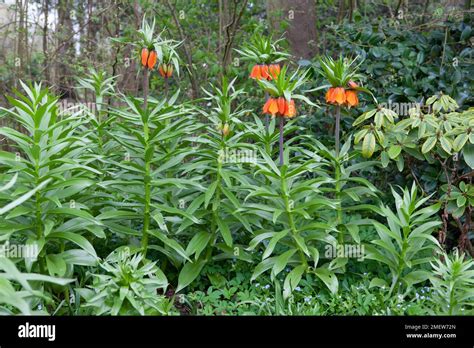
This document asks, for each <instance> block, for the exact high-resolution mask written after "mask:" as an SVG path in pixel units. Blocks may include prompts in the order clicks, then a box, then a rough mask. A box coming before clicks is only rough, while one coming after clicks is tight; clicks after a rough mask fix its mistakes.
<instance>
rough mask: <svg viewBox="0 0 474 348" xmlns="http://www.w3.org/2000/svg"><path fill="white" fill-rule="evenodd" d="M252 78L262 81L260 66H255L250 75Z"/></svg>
mask: <svg viewBox="0 0 474 348" xmlns="http://www.w3.org/2000/svg"><path fill="white" fill-rule="evenodd" d="M250 78H251V79H257V80H260V79H261V78H262V75H261V73H260V65H254V66H253V68H252V72H251V73H250Z"/></svg>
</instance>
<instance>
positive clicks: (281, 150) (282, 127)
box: [279, 117, 285, 167]
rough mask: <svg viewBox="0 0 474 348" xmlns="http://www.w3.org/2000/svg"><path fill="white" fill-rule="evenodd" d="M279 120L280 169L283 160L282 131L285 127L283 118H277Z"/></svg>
mask: <svg viewBox="0 0 474 348" xmlns="http://www.w3.org/2000/svg"><path fill="white" fill-rule="evenodd" d="M279 118H280V167H281V166H282V165H283V164H284V160H283V140H284V139H283V129H284V127H285V118H284V117H279Z"/></svg>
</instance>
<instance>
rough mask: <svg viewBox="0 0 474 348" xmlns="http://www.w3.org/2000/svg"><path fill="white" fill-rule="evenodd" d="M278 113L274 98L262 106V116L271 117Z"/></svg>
mask: <svg viewBox="0 0 474 348" xmlns="http://www.w3.org/2000/svg"><path fill="white" fill-rule="evenodd" d="M277 112H278V102H277V99H275V98H268V100H267V102H266V103H265V105H264V106H263V113H264V114H271V115H272V116H275V114H276V113H277Z"/></svg>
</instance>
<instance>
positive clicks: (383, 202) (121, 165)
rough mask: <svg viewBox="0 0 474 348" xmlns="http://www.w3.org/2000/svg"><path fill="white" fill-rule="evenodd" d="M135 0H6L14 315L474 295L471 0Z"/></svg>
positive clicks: (443, 305) (312, 310)
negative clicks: (11, 21)
mask: <svg viewBox="0 0 474 348" xmlns="http://www.w3.org/2000/svg"><path fill="white" fill-rule="evenodd" d="M116 3H117V2H115V5H116ZM118 3H119V4H120V6H114V1H100V2H98V1H91V2H89V5H87V6H86V5H85V4H83V3H82V2H76V1H65V2H55V1H44V2H43V3H42V4H37V3H34V4H33V2H31V3H30V2H28V1H19V2H18V1H17V2H16V3H14V4H11V6H7V7H5V11H6V12H5V13H7V14H8V13H19V14H21V16H22V17H21V18H29V16H32V18H36V17H34V16H35V15H38V14H39V17H38V21H42V23H43V26H41V25H40V23H39V22H38V23H36V24H35V23H33V24H31V23H30V24H25V21H20V22H16V19H15V25H14V26H13V28H14V30H13V33H12V32H9V31H6V32H2V30H3V29H2V27H1V26H0V33H2V35H3V37H4V41H5V45H7V46H8V45H13V46H12V47H14V48H15V49H14V50H13V51H12V53H11V54H4V55H3V54H2V55H1V56H0V61H2V67H1V68H0V77H1V80H0V88H1V91H2V93H1V99H0V125H1V127H0V146H1V148H0V243H1V245H0V246H1V248H0V311H1V313H2V314H9V315H17V314H27V315H30V314H41V315H474V262H473V260H472V259H473V257H474V247H473V244H472V243H473V240H474V234H473V228H474V226H473V223H472V214H473V205H474V184H473V183H472V177H473V173H474V109H473V100H472V95H471V93H472V90H473V83H472V76H473V74H472V73H473V68H472V67H473V65H472V62H473V49H472V43H473V42H474V35H473V34H474V31H473V30H472V27H471V21H470V20H471V18H470V17H471V12H472V11H470V8H469V5H466V4H467V2H462V1H459V2H453V1H440V2H439V3H437V2H430V1H414V2H413V3H407V2H404V1H371V2H370V4H364V3H362V2H359V1H348V2H346V1H340V2H338V3H336V2H335V1H316V2H313V1H296V0H295V1H294V2H285V1H279V0H268V1H267V4H265V3H264V2H262V3H261V2H255V1H241V2H238V1H235V2H230V1H224V0H222V1H218V2H212V1H203V2H184V1H176V2H175V1H169V0H167V1H160V2H150V1H137V2H136V3H135V5H132V4H130V3H128V2H122V1H118ZM28 4H29V5H31V6H32V8H34V10H33V9H31V8H30V9H28V6H26V5H28ZM76 5H77V10H73V7H74V6H76ZM25 6H26V7H25ZM315 10H317V11H319V12H318V13H324V14H325V16H321V18H319V16H318V17H316V16H315V14H314V11H315ZM68 11H73V12H70V13H69V14H70V16H65V14H66V13H68ZM206 13H212V14H215V15H216V18H214V19H212V20H211V19H209V18H207V15H206ZM48 15H49V16H50V20H48ZM51 16H52V18H53V20H51ZM15 18H16V17H15ZM206 18H207V19H206ZM52 21H56V22H55V23H52ZM26 22H28V23H29V21H26ZM301 25H303V27H301ZM7 27H9V25H7ZM35 28H42V32H41V33H42V34H41V35H40V34H38V33H36V32H35V30H34V29H35ZM53 28H58V31H57V32H55V31H54V30H53ZM64 28H69V29H70V30H72V31H73V34H72V36H71V35H70V34H68V33H67V31H64ZM77 28H79V29H77ZM302 28H303V29H304V30H303V29H302ZM303 32H304V33H303ZM25 33H26V34H28V35H26V36H25ZM55 35H58V36H57V37H56V36H55ZM40 39H42V40H43V41H42V43H43V45H42V48H41V49H39V48H38V47H37V45H36V44H37V41H38V40H40ZM53 39H55V40H53ZM58 42H59V44H58ZM54 45H56V46H54ZM51 46H53V47H51ZM58 56H60V57H61V59H59V58H58ZM3 63H4V64H3ZM5 67H10V68H11V69H8V68H5Z"/></svg>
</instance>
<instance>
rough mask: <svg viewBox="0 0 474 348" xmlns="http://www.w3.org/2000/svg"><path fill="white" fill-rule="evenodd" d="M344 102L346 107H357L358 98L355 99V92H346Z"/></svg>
mask: <svg viewBox="0 0 474 348" xmlns="http://www.w3.org/2000/svg"><path fill="white" fill-rule="evenodd" d="M346 102H347V105H348V106H350V107H352V106H357V105H359V98H357V92H356V91H353V90H347V91H346Z"/></svg>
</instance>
